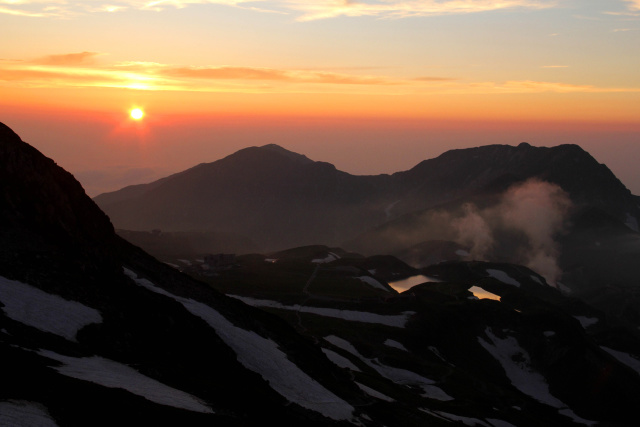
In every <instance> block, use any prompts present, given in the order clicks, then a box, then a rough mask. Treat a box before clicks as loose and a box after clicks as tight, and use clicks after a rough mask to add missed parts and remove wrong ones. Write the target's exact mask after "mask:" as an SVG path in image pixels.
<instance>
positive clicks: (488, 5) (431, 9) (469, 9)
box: [0, 0, 557, 21]
mask: <svg viewBox="0 0 640 427" xmlns="http://www.w3.org/2000/svg"><path fill="white" fill-rule="evenodd" d="M556 3H557V1H555V0H251V1H249V0H153V1H146V0H113V1H110V2H105V3H101V2H96V1H89V0H80V1H78V2H66V1H64V0H0V5H4V6H0V13H4V14H11V15H19V16H28V17H47V16H56V17H68V16H72V15H74V14H80V13H96V12H118V11H123V10H128V9H140V10H152V11H163V10H167V9H174V8H184V7H188V6H190V5H194V4H219V5H220V4H221V5H227V6H233V7H238V8H243V9H249V10H254V11H257V12H269V13H287V11H288V12H294V13H297V14H298V16H297V19H298V20H300V21H311V20H317V19H327V18H335V17H340V16H346V17H357V16H373V17H379V18H406V17H415V16H438V15H452V14H469V13H480V12H491V11H498V10H516V9H543V8H549V7H554V6H556ZM258 5H264V7H259V6H258ZM25 6H29V7H28V8H27V7H25Z"/></svg>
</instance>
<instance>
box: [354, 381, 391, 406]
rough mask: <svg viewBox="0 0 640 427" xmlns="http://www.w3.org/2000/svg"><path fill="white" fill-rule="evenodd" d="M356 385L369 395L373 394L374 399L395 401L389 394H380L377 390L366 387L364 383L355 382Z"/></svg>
mask: <svg viewBox="0 0 640 427" xmlns="http://www.w3.org/2000/svg"><path fill="white" fill-rule="evenodd" d="M356 385H357V386H358V387H360V390H362V391H364V392H365V393H367V394H368V395H369V396H373V397H375V398H376V399H380V400H384V401H385V402H395V399H392V398H390V397H389V396H387V395H385V394H382V393H380V392H379V391H377V390H374V389H372V388H371V387H367V386H366V385H364V384H360V383H359V382H356Z"/></svg>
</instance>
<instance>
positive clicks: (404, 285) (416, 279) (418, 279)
mask: <svg viewBox="0 0 640 427" xmlns="http://www.w3.org/2000/svg"><path fill="white" fill-rule="evenodd" d="M440 281H441V280H440V279H437V278H435V277H429V276H425V275H422V274H419V275H417V276H411V277H407V278H406V279H402V280H397V281H395V282H389V286H391V287H392V288H393V289H395V290H396V291H398V292H404V291H406V290H407V289H409V288H412V287H414V286H415V285H419V284H421V283H425V282H440Z"/></svg>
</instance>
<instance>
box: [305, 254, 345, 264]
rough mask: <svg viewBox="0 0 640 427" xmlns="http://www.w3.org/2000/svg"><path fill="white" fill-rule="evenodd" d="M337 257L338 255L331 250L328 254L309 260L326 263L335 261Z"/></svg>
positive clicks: (315, 262)
mask: <svg viewBox="0 0 640 427" xmlns="http://www.w3.org/2000/svg"><path fill="white" fill-rule="evenodd" d="M337 259H340V256H339V255H336V254H334V253H333V252H329V254H328V255H327V256H326V257H324V258H316V259H312V260H311V262H312V263H314V264H326V263H328V262H331V261H335V260H337Z"/></svg>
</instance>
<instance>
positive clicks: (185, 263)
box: [178, 259, 191, 265]
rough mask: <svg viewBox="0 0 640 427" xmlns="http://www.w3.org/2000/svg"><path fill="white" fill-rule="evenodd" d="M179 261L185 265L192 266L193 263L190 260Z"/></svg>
mask: <svg viewBox="0 0 640 427" xmlns="http://www.w3.org/2000/svg"><path fill="white" fill-rule="evenodd" d="M178 261H180V262H181V263H183V264H184V265H191V261H189V260H188V259H179V260H178Z"/></svg>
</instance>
